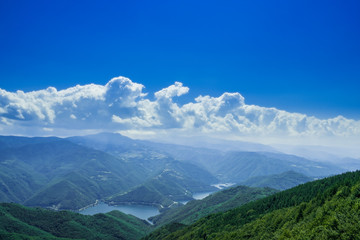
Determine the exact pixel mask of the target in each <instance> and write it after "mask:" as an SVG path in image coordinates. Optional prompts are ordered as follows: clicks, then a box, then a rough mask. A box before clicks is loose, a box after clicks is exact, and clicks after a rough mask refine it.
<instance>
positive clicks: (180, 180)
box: [107, 166, 215, 210]
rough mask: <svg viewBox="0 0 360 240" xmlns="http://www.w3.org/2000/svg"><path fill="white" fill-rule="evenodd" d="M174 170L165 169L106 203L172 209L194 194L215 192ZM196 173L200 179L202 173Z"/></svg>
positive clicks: (187, 174)
mask: <svg viewBox="0 0 360 240" xmlns="http://www.w3.org/2000/svg"><path fill="white" fill-rule="evenodd" d="M194 167H195V166H194ZM174 169H176V168H175V167H172V168H170V169H169V168H167V169H165V170H164V171H163V172H161V173H160V174H159V175H157V176H155V177H154V178H152V179H149V180H148V181H146V182H145V183H143V184H141V185H140V186H138V187H135V188H134V189H132V190H130V191H128V192H126V193H123V194H118V195H114V196H112V197H111V198H109V199H108V200H107V201H108V202H109V203H110V204H115V205H116V204H122V203H133V204H145V205H154V206H157V207H158V208H159V209H160V210H161V209H162V208H168V207H173V206H174V204H176V202H177V201H181V200H191V199H192V194H193V193H194V192H202V191H212V190H215V188H214V187H212V186H210V185H208V184H205V183H203V182H202V181H199V180H197V179H194V178H195V176H193V177H190V176H189V173H180V172H178V171H175V170H174ZM191 171H195V170H191ZM197 172H198V173H199V179H201V175H202V171H201V170H199V171H197ZM190 175H191V174H190Z"/></svg>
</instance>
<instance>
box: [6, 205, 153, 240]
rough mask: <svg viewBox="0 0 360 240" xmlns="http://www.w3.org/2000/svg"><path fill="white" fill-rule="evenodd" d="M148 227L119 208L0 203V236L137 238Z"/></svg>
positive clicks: (32, 237)
mask: <svg viewBox="0 0 360 240" xmlns="http://www.w3.org/2000/svg"><path fill="white" fill-rule="evenodd" d="M151 229H152V227H151V225H149V224H148V223H147V222H146V221H144V220H140V219H138V218H136V217H134V216H131V215H127V214H124V213H121V212H119V211H112V212H110V213H107V214H96V215H94V216H88V215H81V214H78V213H72V212H68V211H60V212H54V211H49V210H44V209H40V208H28V207H23V206H21V205H18V204H13V203H1V204H0V239H9V240H10V239H108V240H111V239H139V238H141V237H143V236H144V235H146V234H147V233H148V232H149V231H150V230H151Z"/></svg>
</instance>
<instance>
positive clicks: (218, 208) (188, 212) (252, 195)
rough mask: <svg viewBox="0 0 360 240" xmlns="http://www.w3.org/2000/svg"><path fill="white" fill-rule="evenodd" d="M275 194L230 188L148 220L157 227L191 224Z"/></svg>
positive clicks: (265, 191)
mask: <svg viewBox="0 0 360 240" xmlns="http://www.w3.org/2000/svg"><path fill="white" fill-rule="evenodd" d="M276 192H278V191H277V190H274V189H270V188H251V187H246V186H237V187H232V188H229V189H225V190H222V191H219V192H216V193H213V194H211V195H209V196H207V197H206V198H204V199H201V200H193V201H190V202H188V203H187V204H186V205H183V206H181V207H177V208H171V209H168V210H166V211H163V212H161V213H160V214H159V215H157V216H154V217H151V218H150V220H151V221H152V222H153V223H154V224H155V225H158V226H159V225H163V224H166V223H169V222H178V223H182V224H191V223H194V222H195V221H196V220H198V219H200V218H202V217H205V216H206V215H209V214H211V213H216V212H225V211H227V210H230V209H232V208H235V207H239V206H241V205H243V204H245V203H248V202H250V201H254V200H257V199H260V198H263V197H266V196H269V195H271V194H274V193H276Z"/></svg>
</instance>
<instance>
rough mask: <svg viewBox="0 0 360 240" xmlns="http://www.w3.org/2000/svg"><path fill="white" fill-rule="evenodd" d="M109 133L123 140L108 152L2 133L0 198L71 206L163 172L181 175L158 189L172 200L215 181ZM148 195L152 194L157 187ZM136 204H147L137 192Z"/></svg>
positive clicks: (192, 167)
mask: <svg viewBox="0 0 360 240" xmlns="http://www.w3.org/2000/svg"><path fill="white" fill-rule="evenodd" d="M100 136H101V135H100ZM110 136H116V139H119V138H120V140H121V139H123V141H120V142H119V143H116V144H115V143H114V144H113V145H110V147H107V148H106V149H105V150H107V151H109V153H107V152H104V151H101V150H98V149H94V148H91V146H90V144H82V145H79V144H77V143H75V141H69V140H67V139H60V138H55V137H52V138H26V137H1V138H0V144H1V147H0V165H1V168H0V201H1V202H17V203H22V204H25V205H27V206H41V207H47V208H53V209H74V210H76V209H80V208H82V207H85V206H87V205H89V204H92V203H94V202H95V201H96V200H104V201H105V200H106V199H107V198H109V197H111V196H115V195H119V194H122V193H125V192H126V191H129V190H131V189H136V188H138V187H140V186H142V185H143V184H145V185H147V186H148V185H149V183H151V182H152V181H153V180H154V179H161V177H160V176H161V174H162V173H163V172H164V171H165V170H167V171H172V172H174V173H175V174H176V175H177V178H178V179H182V180H181V181H180V180H179V181H177V182H178V183H179V184H177V185H176V186H170V182H166V181H162V183H161V184H162V185H163V187H161V189H162V190H165V189H167V188H168V189H169V188H171V189H172V190H173V191H175V192H177V193H178V194H177V195H174V194H173V193H174V192H171V193H169V194H168V195H173V197H171V198H170V199H173V200H176V199H184V198H189V197H191V195H192V193H193V192H194V191H203V190H209V189H211V188H212V187H211V186H210V184H213V183H216V182H217V181H218V180H217V179H216V178H215V177H214V176H212V175H211V174H210V173H208V172H207V171H206V170H203V169H201V168H200V167H198V166H195V165H193V164H191V163H185V162H180V161H176V160H174V159H173V158H172V157H171V156H168V155H165V154H163V153H161V152H156V151H155V150H152V149H150V148H147V147H143V146H140V147H134V146H133V143H132V140H131V139H128V138H125V137H122V136H121V135H119V136H118V135H110ZM80 138H81V137H79V139H80ZM75 139H76V138H75ZM81 139H82V138H81ZM7 140H8V141H7ZM73 140H74V139H73ZM110 140H114V139H110ZM110 142H111V141H110ZM94 145H97V146H101V144H94ZM104 146H108V145H107V144H104ZM111 146H112V147H111ZM99 148H100V147H99ZM150 185H151V184H150ZM152 185H154V184H152ZM150 193H151V192H150ZM152 194H155V195H156V191H155V193H154V192H153V193H152ZM162 194H164V195H165V196H166V194H165V193H162ZM152 197H155V198H157V197H158V196H152ZM167 197H169V196H167ZM131 202H133V201H131ZM137 202H143V203H147V199H146V198H142V195H137Z"/></svg>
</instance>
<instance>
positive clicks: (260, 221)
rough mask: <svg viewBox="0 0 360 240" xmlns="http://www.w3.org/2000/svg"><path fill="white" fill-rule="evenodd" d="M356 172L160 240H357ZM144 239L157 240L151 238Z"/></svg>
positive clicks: (359, 187) (359, 176) (359, 191)
mask: <svg viewBox="0 0 360 240" xmlns="http://www.w3.org/2000/svg"><path fill="white" fill-rule="evenodd" d="M359 210H360V171H357V172H349V173H345V174H341V175H337V176H334V177H329V178H325V179H322V180H318V181H314V182H309V183H306V184H302V185H299V186H297V187H294V188H292V189H289V190H286V191H283V192H280V193H277V194H274V195H272V196H269V197H266V198H263V199H260V200H258V201H255V202H251V203H248V204H245V205H243V206H242V207H239V208H236V209H233V210H230V211H228V212H225V213H218V214H213V215H209V216H207V217H205V218H202V219H200V220H199V221H197V222H196V223H194V224H193V225H190V226H188V227H183V226H182V227H181V229H180V230H178V231H176V228H173V229H172V230H174V231H173V232H172V233H170V234H167V236H166V237H165V236H162V239H358V236H359V234H360V214H359ZM151 236H154V235H150V236H149V237H148V239H157V238H156V237H151Z"/></svg>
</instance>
